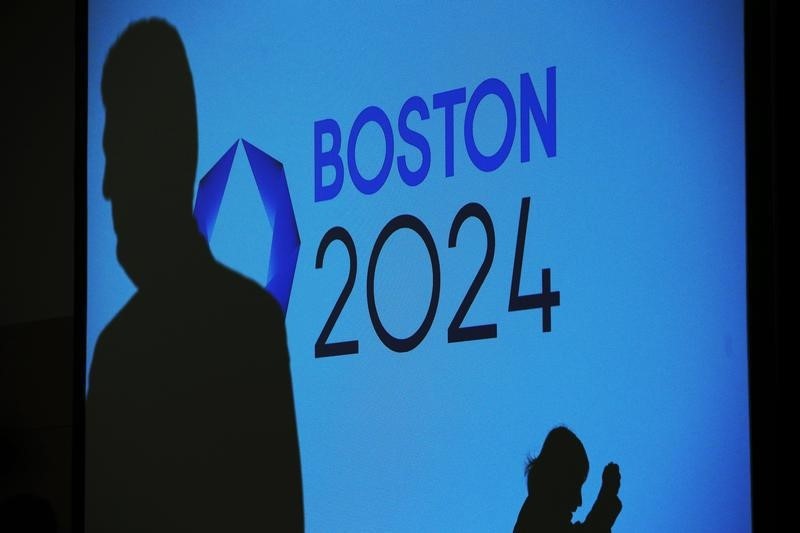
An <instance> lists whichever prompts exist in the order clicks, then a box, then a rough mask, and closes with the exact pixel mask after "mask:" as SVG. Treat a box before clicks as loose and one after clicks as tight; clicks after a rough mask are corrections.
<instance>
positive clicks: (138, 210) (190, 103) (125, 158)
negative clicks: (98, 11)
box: [102, 19, 197, 287]
mask: <svg viewBox="0 0 800 533" xmlns="http://www.w3.org/2000/svg"><path fill="white" fill-rule="evenodd" d="M102 94H103V103H104V105H105V109H106V123H105V131H104V135H103V148H104V150H105V156H106V168H105V177H104V180H103V195H104V196H105V197H106V198H107V199H109V200H110V201H111V208H112V215H113V220H114V229H115V231H116V233H117V257H118V259H119V261H120V264H121V265H122V266H123V268H124V269H125V271H126V272H127V273H128V275H129V276H130V277H131V279H132V280H133V282H134V283H135V284H136V285H138V286H139V287H142V286H143V285H147V284H148V283H150V282H151V281H153V280H157V279H158V278H159V275H160V274H162V273H163V271H165V270H170V269H172V268H174V265H173V263H174V261H175V260H177V258H180V257H181V256H182V250H181V249H182V246H185V241H186V240H187V235H188V234H187V230H195V229H196V227H195V226H194V225H193V224H194V221H193V218H192V196H193V190H194V178H195V171H196V166H197V116H196V111H195V96H194V87H193V82H192V74H191V71H190V69H189V61H188V59H187V56H186V51H185V50H184V47H183V43H182V41H181V38H180V36H179V35H178V32H177V31H176V30H175V28H174V27H172V26H171V25H169V24H168V23H167V22H166V21H163V20H159V19H148V20H143V21H140V22H136V23H134V24H131V25H130V26H129V27H128V28H127V29H126V30H125V31H124V32H123V33H122V35H121V36H120V37H119V38H118V39H117V41H116V43H115V44H114V45H113V47H112V48H111V50H110V52H109V54H108V57H107V59H106V62H105V66H104V68H103V80H102ZM184 255H185V254H184Z"/></svg>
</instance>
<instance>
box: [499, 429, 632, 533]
mask: <svg viewBox="0 0 800 533" xmlns="http://www.w3.org/2000/svg"><path fill="white" fill-rule="evenodd" d="M526 474H527V479H528V497H527V498H526V499H525V502H524V503H523V504H522V508H521V509H520V512H519V516H518V517H517V522H516V525H515V526H514V533H562V532H576V533H577V532H583V533H608V532H610V531H611V527H612V526H613V524H614V521H615V520H616V518H617V515H619V513H620V511H621V510H622V503H621V502H620V501H619V498H618V497H617V492H618V491H619V485H620V474H619V467H618V466H617V465H616V464H614V463H609V464H608V465H607V466H606V467H605V470H604V471H603V484H602V486H601V488H600V493H599V494H598V497H597V500H596V501H595V503H594V505H593V506H592V510H591V511H590V512H589V514H588V515H587V517H586V521H585V522H583V523H580V522H576V523H573V522H572V515H573V513H574V512H575V511H576V510H577V509H578V507H580V506H581V505H582V504H583V497H582V494H581V488H582V487H583V483H584V482H585V481H586V477H587V476H588V474H589V458H588V456H587V454H586V449H585V448H584V447H583V443H582V442H581V441H580V439H579V438H578V437H577V435H575V434H574V433H573V432H572V431H570V430H569V429H567V428H566V427H564V426H559V427H556V428H554V429H552V430H551V431H550V433H548V434H547V437H546V438H545V440H544V444H542V449H541V451H540V452H539V455H538V456H536V457H535V458H533V459H530V460H529V461H528V465H527V467H526Z"/></svg>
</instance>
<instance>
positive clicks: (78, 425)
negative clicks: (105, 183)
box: [72, 0, 89, 533]
mask: <svg viewBox="0 0 800 533" xmlns="http://www.w3.org/2000/svg"><path fill="white" fill-rule="evenodd" d="M88 13H89V11H88V0H75V169H74V170H75V175H74V180H75V232H74V235H75V287H74V289H75V292H74V300H73V301H74V305H75V311H74V312H75V331H74V350H75V352H74V353H75V356H74V358H73V361H74V365H75V367H74V387H73V402H72V406H73V407H72V410H73V414H72V416H73V426H72V428H73V431H72V435H73V438H72V517H73V518H72V531H74V532H76V533H79V532H83V531H84V530H85V520H84V513H85V505H84V500H85V498H84V494H85V490H84V487H85V466H84V465H85V453H84V451H85V435H86V420H85V394H84V393H85V390H86V386H85V383H86V127H87V113H88V110H87V85H88V68H87V63H88Z"/></svg>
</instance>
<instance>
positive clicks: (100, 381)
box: [86, 19, 303, 533]
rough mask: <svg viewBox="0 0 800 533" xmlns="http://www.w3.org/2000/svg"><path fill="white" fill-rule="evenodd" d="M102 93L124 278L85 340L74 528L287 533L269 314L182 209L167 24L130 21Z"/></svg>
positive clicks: (297, 512) (186, 152)
mask: <svg viewBox="0 0 800 533" xmlns="http://www.w3.org/2000/svg"><path fill="white" fill-rule="evenodd" d="M102 94H103V102H104V104H105V109H106V122H105V130H104V137H103V147H104V150H105V156H106V168H105V177H104V182H103V194H104V196H105V197H106V198H107V199H108V200H109V201H110V202H111V211H112V216H113V222H114V230H115V232H116V234H117V258H118V260H119V263H120V265H121V266H122V268H123V269H124V270H125V272H126V273H127V275H128V276H129V277H130V279H131V280H132V281H133V283H134V284H135V285H136V288H137V291H136V293H135V294H134V296H133V297H132V298H131V299H130V301H128V302H127V304H126V305H125V306H124V308H123V309H122V310H120V311H119V313H118V314H117V315H116V316H115V317H114V319H113V320H112V321H111V322H110V323H109V324H108V325H107V326H106V327H105V329H104V330H103V332H102V334H101V336H100V338H99V340H98V342H97V347H96V349H95V353H94V360H93V364H92V368H91V373H90V381H89V393H88V399H87V408H86V520H87V531H89V532H91V533H97V532H115V533H118V532H125V531H136V532H142V531H151V532H156V531H165V532H166V531H169V532H174V531H193V532H214V533H219V532H222V531H237V532H241V531H256V530H258V531H266V530H270V526H271V525H272V526H274V525H275V524H280V529H281V531H301V530H302V529H303V503H302V483H301V473H300V456H299V448H298V440H297V426H296V421H295V413H294V402H293V396H292V384H291V375H290V369H289V355H288V350H287V344H286V333H285V327H284V321H283V313H282V311H281V309H280V307H279V305H278V303H277V302H276V301H275V300H274V299H273V298H272V297H271V296H270V295H269V294H268V293H267V292H266V291H264V290H263V289H262V288H261V287H259V286H258V285H257V284H256V283H255V282H253V281H250V280H248V279H246V278H244V277H243V276H241V275H239V274H237V273H235V272H233V271H231V270H229V269H227V268H226V267H224V266H222V265H221V264H219V263H218V262H217V261H216V260H215V259H214V257H213V256H212V255H211V253H210V251H209V249H208V246H207V244H206V242H205V241H204V239H203V238H202V236H201V235H200V233H199V232H198V230H197V227H196V224H195V221H194V219H193V217H192V196H193V187H194V178H195V171H196V165H197V118H196V111H195V96H194V88H193V82H192V75H191V71H190V69H189V64H188V60H187V57H186V53H185V51H184V47H183V44H182V42H181V38H180V36H179V35H178V33H177V31H176V30H175V29H174V28H173V27H172V26H170V25H169V24H168V23H166V22H164V21H162V20H156V19H150V20H145V21H140V22H136V23H134V24H132V25H130V26H129V27H128V28H127V29H126V30H125V32H124V33H123V34H122V35H121V36H120V37H119V39H118V40H117V41H116V43H115V44H114V45H113V47H112V48H111V50H110V51H109V53H108V57H107V58H106V62H105V66H104V70H103V80H102ZM109 260H112V259H111V258H109Z"/></svg>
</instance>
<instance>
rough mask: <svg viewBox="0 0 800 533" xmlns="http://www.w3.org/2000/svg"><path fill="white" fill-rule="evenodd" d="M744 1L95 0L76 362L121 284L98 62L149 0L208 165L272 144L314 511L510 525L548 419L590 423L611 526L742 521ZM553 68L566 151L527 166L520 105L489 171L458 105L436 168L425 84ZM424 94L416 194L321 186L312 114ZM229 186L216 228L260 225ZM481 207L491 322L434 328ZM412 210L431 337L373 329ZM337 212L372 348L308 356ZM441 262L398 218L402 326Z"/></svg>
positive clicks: (453, 525)
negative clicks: (391, 338)
mask: <svg viewBox="0 0 800 533" xmlns="http://www.w3.org/2000/svg"><path fill="white" fill-rule="evenodd" d="M742 12H743V9H742V4H741V2H700V3H698V2H690V1H683V0H677V1H674V2H668V3H654V2H649V1H631V2H584V1H567V2H553V3H543V2H530V1H526V2H492V3H466V2H441V3H438V5H437V6H431V5H430V2H404V3H403V4H402V5H400V6H391V5H385V3H357V2H353V3H341V2H332V3H319V2H302V1H292V2H288V1H276V2H269V3H264V2H257V1H229V2H224V3H220V2H212V1H209V0H202V1H200V0H194V1H169V2H166V1H163V0H158V1H155V0H153V1H142V2H136V3H135V4H134V3H131V2H127V1H122V0H120V1H106V2H100V1H90V2H89V87H88V98H89V101H88V110H89V116H88V120H89V123H88V146H87V155H88V189H87V193H88V198H87V205H88V295H87V333H86V334H87V350H88V353H87V358H86V360H87V365H91V361H92V353H93V351H94V346H95V343H96V340H97V337H98V335H99V333H100V331H101V330H102V328H103V327H104V326H105V325H106V324H107V323H108V321H109V320H110V319H111V318H112V317H113V316H114V314H115V313H116V312H117V311H118V310H119V309H120V308H121V307H122V306H123V305H124V303H125V302H126V301H127V300H128V298H130V296H131V295H132V294H133V291H134V287H133V286H132V284H131V283H130V281H129V280H128V279H127V278H126V276H125V273H124V272H123V271H122V269H121V268H120V267H119V265H118V263H117V261H116V256H115V246H116V238H115V235H114V231H113V227H112V222H111V214H110V207H109V204H108V203H107V202H106V201H105V200H104V199H103V196H102V178H103V171H104V164H105V163H104V156H103V151H102V133H103V123H104V110H103V106H102V99H101V96H100V80H101V75H102V67H103V61H104V59H105V55H106V53H107V52H108V49H109V47H110V46H111V44H112V43H113V42H114V40H115V39H116V37H117V36H118V35H119V34H120V33H121V32H122V31H123V30H124V29H125V27H126V26H127V24H128V23H129V22H131V21H134V20H136V19H139V18H142V17H149V16H159V17H163V18H165V19H167V20H168V21H169V22H171V23H172V24H174V25H175V26H176V28H177V29H178V31H179V32H180V33H181V36H182V37H183V40H184V43H185V46H186V50H187V53H188V56H189V61H190V64H191V66H192V71H193V75H194V82H195V91H196V95H197V109H198V120H199V133H200V138H199V164H198V178H199V177H200V176H202V175H204V174H205V173H206V172H207V171H208V170H209V169H210V168H211V167H212V165H213V164H214V163H215V162H216V161H218V160H219V159H220V157H222V155H223V154H224V153H225V151H226V150H228V149H229V148H230V147H231V143H232V142H233V140H235V139H239V138H244V139H247V140H248V141H249V142H252V143H253V144H254V145H255V146H257V147H259V148H260V149H261V150H264V151H266V152H267V153H269V154H270V155H272V156H274V157H275V158H276V159H278V160H280V161H281V162H282V163H283V165H284V169H285V172H286V176H287V180H288V187H289V192H290V195H291V198H292V204H293V208H294V213H295V216H296V219H297V226H298V229H299V233H300V239H301V243H302V244H301V246H300V250H299V256H298V262H297V270H296V272H295V275H294V282H293V288H292V293H291V301H290V305H289V308H288V314H287V316H286V324H287V331H288V338H289V351H290V355H291V359H292V372H293V383H294V394H295V401H296V409H297V417H298V427H299V434H300V445H301V459H302V468H303V488H304V497H305V511H306V525H307V530H308V531H312V532H316V531H319V532H338V531H432V532H434V531H435V532H440V531H478V532H486V531H511V530H512V528H513V525H514V522H515V520H516V517H517V513H518V511H519V508H520V506H521V504H522V502H523V500H524V498H525V494H526V488H525V479H524V475H523V468H524V465H525V459H526V456H527V455H528V454H536V453H537V452H538V448H539V446H541V443H542V441H543V440H544V437H545V435H546V434H547V432H548V431H549V430H550V429H551V428H552V427H554V426H555V425H558V424H566V425H567V426H569V427H570V428H571V429H572V430H573V431H574V432H575V433H576V434H577V435H578V436H579V437H580V438H581V440H582V441H583V443H584V445H585V447H586V449H587V452H588V454H589V460H590V464H591V469H590V472H589V478H588V480H587V482H586V484H585V485H584V490H583V501H584V505H583V507H581V508H580V509H579V510H578V512H577V513H576V515H575V518H576V519H582V518H583V517H584V516H585V514H586V513H587V512H588V510H589V508H590V507H591V503H592V502H593V501H594V496H595V495H596V494H597V490H598V488H599V485H600V474H601V472H602V468H603V466H604V465H605V464H606V463H607V462H609V461H615V462H617V463H618V464H619V465H620V468H621V472H622V485H621V489H620V498H621V499H622V501H623V504H624V508H623V510H622V513H621V515H620V516H619V519H618V521H617V524H616V526H615V527H614V532H615V533H625V532H641V531H650V532H669V533H672V532H675V531H707V532H721V533H722V532H724V533H729V532H739V531H750V516H751V514H750V466H749V465H750V463H749V419H748V398H747V334H746V332H747V322H746V311H747V310H746V298H745V289H746V269H745V160H744V57H743V18H742V17H743V15H742ZM551 66H555V67H556V71H557V82H556V90H557V98H558V99H557V102H558V106H557V109H558V119H557V120H558V129H557V131H558V133H557V156H556V157H552V158H548V157H547V156H546V154H545V151H544V148H543V147H542V145H541V141H540V140H539V138H538V135H537V134H536V133H535V128H534V129H533V130H532V131H533V132H534V133H533V134H532V135H531V142H532V146H531V160H530V161H529V162H527V163H520V156H519V154H520V145H519V143H520V136H519V120H518V121H517V133H516V135H515V138H514V144H513V146H512V148H511V152H510V153H511V155H510V156H509V158H508V159H507V160H506V162H505V163H504V164H503V165H502V166H501V167H500V168H499V169H497V170H496V171H494V172H490V173H485V172H482V171H480V170H478V169H476V168H475V166H474V165H473V164H472V162H471V161H470V160H469V158H468V156H467V153H466V149H465V146H464V141H463V117H464V111H465V109H466V105H461V106H458V107H456V111H455V125H456V130H455V131H456V142H455V160H454V174H453V176H451V177H445V170H444V169H445V165H444V148H443V142H444V133H443V132H444V128H443V118H442V117H443V113H442V110H433V109H432V95H433V94H435V93H438V92H442V91H446V90H450V89H454V88H458V87H466V90H467V97H469V95H470V94H472V91H474V89H475V87H477V85H478V84H479V83H481V82H482V81H483V80H485V79H487V78H491V77H495V78H498V79H500V80H502V81H503V82H504V83H505V84H506V85H507V86H508V87H509V88H510V89H511V93H512V95H513V96H514V98H515V103H516V105H517V106H519V94H518V90H519V76H520V75H521V74H522V73H530V76H531V79H532V81H533V84H534V86H535V87H536V91H537V93H538V94H539V98H540V99H541V100H542V101H544V98H545V96H544V95H545V90H546V84H545V73H546V69H547V68H548V67H551ZM414 95H418V96H420V97H421V98H422V99H423V100H424V101H425V102H426V103H427V105H428V107H429V109H431V117H430V119H429V120H425V121H422V120H419V117H418V116H417V115H416V114H412V116H411V117H412V118H411V119H410V120H409V125H410V126H411V127H412V128H413V129H415V130H417V131H419V132H420V133H422V134H423V135H425V137H426V138H427V140H428V142H429V143H430V146H431V169H430V172H429V173H428V176H427V178H426V179H425V180H424V181H423V182H422V183H420V184H419V185H417V186H415V187H409V186H407V185H405V184H404V183H403V181H402V180H401V179H400V176H399V173H398V171H397V167H396V165H395V166H393V168H392V171H391V173H390V175H389V177H388V180H387V181H386V184H385V186H384V187H383V188H382V189H380V190H379V191H378V192H376V193H375V194H372V195H370V196H365V195H363V194H361V193H359V192H358V191H357V190H356V188H355V187H354V186H353V184H352V182H351V181H350V178H349V176H345V183H344V186H343V188H342V191H341V193H340V194H339V195H338V196H337V197H336V198H334V199H332V200H330V201H327V202H319V203H315V202H314V180H313V178H314V168H313V146H314V144H313V142H314V139H313V132H314V122H315V121H318V120H321V119H325V118H333V119H335V120H336V121H337V122H339V124H340V125H341V126H342V134H343V136H346V135H347V134H348V133H349V128H350V126H351V125H352V123H353V120H354V119H355V118H356V116H357V115H358V113H359V112H360V111H361V110H363V109H364V108H365V107H367V106H370V105H375V106H379V107H380V108H381V109H383V110H384V111H385V112H386V113H387V114H388V116H389V118H390V119H391V120H392V121H393V123H395V124H396V118H397V115H398V113H399V110H400V107H401V106H402V104H403V103H404V102H405V101H406V99H408V98H409V97H411V96H414ZM517 108H518V107H517ZM475 120H476V122H475V136H476V145H477V147H478V148H479V149H480V150H481V151H483V152H484V153H491V152H493V151H494V150H496V149H497V147H499V146H500V143H501V141H502V139H503V134H504V131H505V114H504V112H503V107H502V104H501V103H500V101H499V100H498V99H496V98H494V97H487V99H486V100H485V101H484V103H482V104H481V106H480V107H479V108H478V111H477V113H476V119H475ZM371 126H372V127H374V131H373V130H372V129H370V126H368V127H365V129H364V132H363V135H362V137H360V138H359V142H358V145H357V154H358V164H359V168H360V169H362V172H363V173H365V175H370V174H369V173H370V172H372V173H373V174H372V175H374V172H377V169H378V168H379V167H380V165H381V162H382V161H383V148H384V144H383V142H382V136H381V135H380V131H379V130H378V129H377V127H376V126H375V125H374V124H372V125H371ZM343 146H344V147H346V137H345V140H344V141H343ZM344 149H345V148H343V150H344ZM240 150H241V148H240ZM342 154H343V155H344V156H345V157H346V154H345V152H344V151H343V152H342ZM243 155H244V154H243V153H240V154H238V155H237V157H241V156H243ZM399 155H407V157H408V164H409V166H410V167H411V168H417V165H418V164H419V157H420V156H419V152H418V151H417V150H416V149H415V148H413V147H410V146H408V145H406V144H405V143H404V142H403V141H402V140H401V139H400V138H399V136H398V135H397V130H396V129H395V157H397V156H399ZM243 161H244V160H243ZM328 170H330V169H328ZM246 174H247V173H246V172H242V173H232V174H231V178H230V179H231V180H232V182H233V181H235V180H239V179H244V178H246V179H252V176H248V175H246ZM229 187H234V189H232V190H246V189H244V188H240V189H236V187H237V185H235V184H234V183H230V184H229ZM248 187H250V190H252V191H256V189H255V187H251V186H250V185H248ZM526 196H529V197H531V213H530V220H529V223H528V228H527V234H526V247H525V257H524V261H523V272H522V281H521V285H522V287H521V291H522V292H523V293H535V292H539V291H540V290H541V269H542V268H550V269H551V274H552V277H551V281H552V288H553V290H557V291H560V293H561V304H560V306H558V307H555V308H554V309H553V311H552V331H551V332H550V333H543V332H542V329H541V311H540V310H535V311H534V310H530V311H519V312H512V313H509V312H508V311H507V309H508V298H509V290H510V286H511V274H512V267H513V260H514V246H515V242H516V232H517V224H518V218H519V210H520V202H521V199H522V198H523V197H526ZM235 197H236V195H235V194H232V195H231V196H230V197H227V196H226V197H223V200H222V207H221V209H220V217H223V216H225V217H226V218H227V217H231V218H230V219H229V220H227V221H225V222H223V221H222V219H221V218H220V219H219V220H218V221H217V222H218V224H220V226H219V227H224V226H223V225H227V227H230V228H237V227H247V225H248V224H249V223H250V221H249V220H248V219H247V217H246V214H247V213H250V212H252V210H248V209H241V210H240V209H236V206H235V205H227V206H226V202H229V201H231V200H235ZM469 202H479V203H480V204H482V205H483V206H484V207H485V208H486V210H487V211H488V212H489V214H490V215H491V217H492V221H493V224H494V228H495V233H496V250H495V255H494V261H493V263H492V267H491V269H490V271H489V274H488V276H487V278H486V281H485V282H484V284H483V286H482V288H481V290H480V291H479V293H478V295H477V298H476V299H475V302H474V303H473V305H472V307H471V309H470V311H469V313H468V314H467V317H466V319H465V322H464V324H465V325H473V324H485V323H496V324H497V338H496V339H487V340H481V341H472V342H461V343H453V344H448V343H447V327H448V325H449V323H450V321H451V320H452V317H453V315H454V314H455V311H456V309H457V308H458V306H459V304H460V303H461V300H462V298H463V296H464V294H465V292H466V290H467V287H468V286H469V284H470V283H471V282H472V279H473V277H474V275H475V272H476V271H477V269H478V267H479V265H480V262H481V261H482V259H483V254H484V251H485V246H486V244H485V243H486V238H485V234H484V232H483V229H482V227H481V225H480V224H479V223H478V222H477V221H476V220H473V219H470V220H468V221H466V222H465V223H464V226H463V227H462V229H461V232H460V234H459V237H458V246H457V247H455V248H448V246H447V242H448V232H449V229H450V225H451V223H452V220H453V217H454V216H455V214H456V212H458V210H459V209H460V208H461V207H462V206H463V205H465V204H467V203H469ZM404 213H408V214H412V215H414V216H416V217H418V218H419V219H421V220H422V221H423V222H424V223H425V225H426V226H427V227H428V229H429V230H430V232H431V234H432V236H433V239H434V241H435V243H436V247H437V251H438V254H439V258H440V261H441V271H442V273H441V276H442V277H441V298H440V301H439V305H438V310H437V313H436V318H435V320H434V322H433V325H432V327H431V330H430V332H429V333H428V334H427V336H426V337H425V339H424V340H423V341H422V342H421V344H420V345H419V346H418V347H417V348H415V349H414V350H412V351H410V352H408V353H405V354H396V353H394V352H391V351H390V350H389V349H387V348H386V347H385V346H384V345H383V344H382V343H381V342H380V340H379V339H378V337H377V335H376V334H375V332H374V330H373V328H372V325H371V322H370V318H369V315H368V311H367V303H366V277H367V264H368V261H369V256H370V253H371V252H372V247H373V245H374V243H375V239H376V237H377V235H378V233H379V232H380V230H381V228H382V227H383V226H384V225H385V224H386V223H387V222H388V221H389V220H390V219H392V218H393V217H395V216H397V215H399V214H404ZM237 216H241V217H243V218H241V219H236V218H235V217H237ZM262 216H263V213H262ZM263 222H264V221H263V220H259V221H258V223H259V224H261V223H263ZM333 226H343V227H344V228H346V229H347V230H348V231H349V232H350V234H351V235H352V236H353V239H354V242H355V245H356V251H357V260H358V268H357V276H356V283H355V288H354V290H353V292H352V294H351V295H350V297H349V299H348V301H347V303H346V305H345V306H344V310H343V312H342V315H341V317H340V318H339V320H338V321H337V323H336V326H335V327H334V329H333V332H332V334H331V338H330V341H332V342H334V341H339V340H350V339H358V341H359V343H360V352H359V353H358V354H357V355H350V356H341V357H328V358H321V359H317V358H315V357H314V343H315V341H316V339H317V337H318V336H319V332H320V330H321V329H322V326H323V324H324V323H325V321H326V320H327V318H328V315H329V314H330V310H331V309H332V307H333V305H334V302H335V301H336V299H337V298H338V296H339V293H340V291H341V288H342V286H343V285H344V282H345V279H346V277H347V272H348V259H347V253H346V251H345V248H344V246H343V245H342V244H341V243H338V242H335V243H333V244H332V245H331V246H330V248H329V249H328V251H327V254H326V256H325V264H324V267H323V268H321V269H315V268H314V262H315V256H316V251H317V247H318V244H319V242H320V239H321V238H322V236H323V235H324V233H325V232H326V231H327V230H328V229H329V228H331V227H333ZM265 231H266V232H267V233H268V232H269V230H268V229H267V230H265ZM228 234H230V235H234V234H235V231H230V232H229V233H228ZM243 242H249V241H247V240H243ZM264 246H265V247H266V248H265V249H267V252H266V253H268V247H269V241H268V240H265V242H264ZM212 251H214V252H215V253H217V255H218V257H219V258H220V259H221V260H222V259H223V256H224V262H226V263H228V264H229V265H230V266H231V267H233V268H235V269H237V270H239V271H241V272H244V273H246V274H247V273H250V272H263V271H264V265H263V263H261V264H259V265H254V263H255V262H259V261H262V262H263V261H264V258H265V256H264V253H263V252H257V253H254V252H253V250H252V244H249V245H246V246H244V247H242V248H241V249H240V251H239V252H237V248H236V242H231V239H226V240H225V242H224V243H222V242H219V243H217V242H215V241H214V239H212ZM430 268H431V267H430V262H429V260H428V258H427V254H426V252H425V249H424V246H423V245H422V242H421V241H420V240H419V238H417V237H416V236H414V235H413V234H412V233H410V232H407V231H401V232H398V233H397V234H395V235H394V236H393V237H392V238H390V240H389V241H387V244H386V246H385V247H384V251H383V253H382V254H381V257H380V260H379V261H378V266H377V273H376V301H377V308H378V311H379V313H380V317H381V320H382V322H383V323H384V324H385V325H386V327H387V329H388V330H389V331H390V332H392V333H393V334H394V335H395V336H405V335H408V334H409V333H410V332H412V331H413V330H414V329H416V328H417V327H418V326H419V324H420V323H421V321H422V317H423V315H424V313H425V310H426V309H427V304H428V298H429V295H430V291H431V278H430V275H431V270H430ZM259 281H262V280H259ZM158 371H159V370H158V368H153V372H158ZM154 482H155V481H154Z"/></svg>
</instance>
